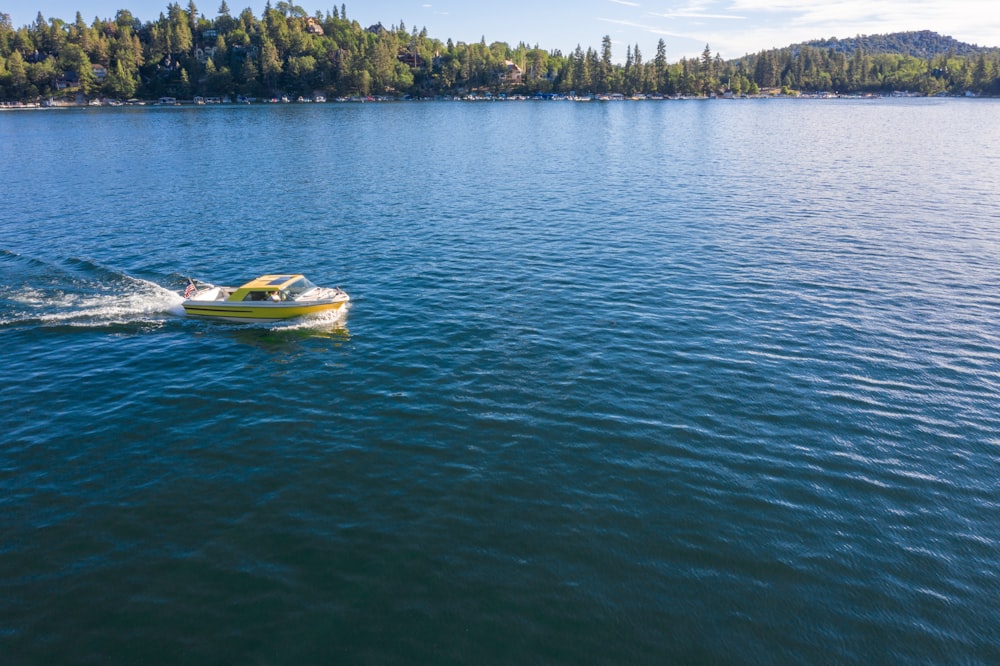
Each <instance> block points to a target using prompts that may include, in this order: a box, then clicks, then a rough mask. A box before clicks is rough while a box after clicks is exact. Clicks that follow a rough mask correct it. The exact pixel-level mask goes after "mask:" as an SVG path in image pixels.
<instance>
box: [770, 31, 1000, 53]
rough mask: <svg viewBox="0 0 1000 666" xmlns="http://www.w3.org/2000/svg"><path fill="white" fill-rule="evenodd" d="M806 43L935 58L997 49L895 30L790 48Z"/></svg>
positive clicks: (847, 50)
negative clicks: (884, 33)
mask: <svg viewBox="0 0 1000 666" xmlns="http://www.w3.org/2000/svg"><path fill="white" fill-rule="evenodd" d="M803 46H811V47H813V48H820V49H833V50H834V51H836V52H843V53H846V54H847V55H851V54H853V53H854V52H855V51H857V50H858V49H861V50H862V51H864V52H865V53H868V54H871V55H875V54H880V53H896V54H905V55H911V56H914V57H917V58H932V57H934V56H937V55H945V54H947V53H949V52H951V53H953V54H954V55H959V56H970V55H978V54H980V53H984V52H991V51H997V50H998V49H997V47H988V46H978V45H976V44H969V43H967V42H960V41H958V40H957V39H955V38H953V37H949V36H947V35H941V34H938V33H936V32H934V31H933V30H920V31H917V32H894V33H890V34H886V35H858V36H856V37H848V38H846V39H837V38H830V39H814V40H812V41H808V42H802V43H800V44H793V45H792V46H791V47H790V48H791V49H793V50H795V51H798V50H799V48H801V47H803Z"/></svg>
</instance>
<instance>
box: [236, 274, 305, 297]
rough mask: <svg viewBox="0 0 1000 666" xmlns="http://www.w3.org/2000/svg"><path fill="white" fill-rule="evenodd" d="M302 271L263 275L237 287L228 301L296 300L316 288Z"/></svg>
mask: <svg viewBox="0 0 1000 666" xmlns="http://www.w3.org/2000/svg"><path fill="white" fill-rule="evenodd" d="M315 288H316V285H315V284H313V283H312V282H311V281H310V280H309V279H307V278H306V276H304V275H302V274H300V273H288V274H280V275H278V274H275V275H261V276H260V277H259V278H254V279H253V280H250V281H249V282H247V283H246V284H244V285H243V286H242V287H237V288H236V289H235V290H233V293H232V294H231V295H230V296H229V298H227V299H226V300H227V301H240V302H242V301H294V300H295V299H296V298H298V297H299V296H300V295H301V294H303V293H305V292H307V291H309V290H310V289H315Z"/></svg>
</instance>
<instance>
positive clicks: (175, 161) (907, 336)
mask: <svg viewBox="0 0 1000 666" xmlns="http://www.w3.org/2000/svg"><path fill="white" fill-rule="evenodd" d="M0 153H2V159H0V191H2V206H0V290H2V293H0V354H2V357H0V358H2V363H0V405H2V409H3V415H4V416H3V421H2V426H0V655H4V656H3V657H0V661H3V662H5V663H15V664H18V663H81V662H82V663H566V664H581V663H636V662H639V663H657V664H662V663H671V662H700V663H717V662H763V663H774V662H800V663H820V662H822V663H831V662H833V663H875V662H884V661H890V662H892V661H905V662H923V663H928V662H932V663H942V662H945V663H997V662H1000V637H998V636H1000V634H998V632H997V627H998V626H1000V604H998V603H997V599H998V598H1000V482H998V479H1000V351H998V346H1000V275H998V272H997V267H998V263H1000V188H998V187H997V184H998V182H1000V102H997V101H989V100H937V99H935V100H876V101H872V100H829V101H781V100H761V101H720V100H717V101H709V102H693V101H692V102H646V103H631V102H629V103H610V104H606V103H597V102H592V103H570V102H547V103H527V102H524V103H493V104H491V103H481V104H462V103H410V104H377V105H371V104H339V105H338V104H326V105H285V106H254V107H211V108H143V109H132V108H125V109H87V110H84V109H76V110H53V111H36V112H7V113H3V114H0ZM286 271H295V272H303V273H305V274H306V275H307V276H309V277H310V278H311V279H312V280H313V281H315V282H317V283H319V284H324V285H329V286H340V287H342V288H343V289H344V290H345V291H347V292H348V293H349V294H350V295H351V296H352V303H351V305H350V308H349V310H348V311H347V312H346V314H344V315H343V316H341V317H335V318H331V317H327V318H319V319H312V320H310V319H307V320H302V321H298V322H294V323H291V324H285V325H238V324H226V323H213V322H204V321H194V320H189V319H186V318H185V317H184V316H183V314H182V311H181V309H180V308H179V302H180V297H179V296H178V294H177V292H178V291H180V290H182V289H183V287H184V282H185V276H188V275H191V276H194V277H195V278H198V279H201V280H205V281H209V282H214V283H216V284H233V283H239V282H241V281H242V280H244V279H248V278H251V277H254V276H256V275H258V274H262V273H268V272H286Z"/></svg>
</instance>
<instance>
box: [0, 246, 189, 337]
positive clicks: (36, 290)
mask: <svg viewBox="0 0 1000 666" xmlns="http://www.w3.org/2000/svg"><path fill="white" fill-rule="evenodd" d="M0 290H2V296H0V326H22V325H40V326H78V327H106V326H119V325H134V324H142V325H160V324H162V323H164V322H166V321H168V320H169V319H170V318H171V317H172V316H174V315H177V314H183V309H182V308H181V306H180V304H181V301H182V299H181V297H180V295H179V294H178V293H176V292H174V291H171V290H170V289H167V288H165V287H163V286H161V285H159V284H156V283H155V282H152V281H150V280H145V279H142V278H137V277H132V276H129V275H126V274H124V273H120V272H116V271H114V270H111V269H108V268H105V267H103V266H101V265H99V264H96V263H94V262H92V261H88V260H83V259H68V260H65V261H61V262H58V263H49V262H45V261H41V260H38V259H34V258H30V257H25V256H23V255H18V254H15V253H12V252H8V251H6V250H0Z"/></svg>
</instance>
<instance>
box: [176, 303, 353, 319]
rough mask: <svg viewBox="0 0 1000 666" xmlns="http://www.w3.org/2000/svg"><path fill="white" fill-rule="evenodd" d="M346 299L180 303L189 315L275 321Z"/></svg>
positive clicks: (335, 307)
mask: <svg viewBox="0 0 1000 666" xmlns="http://www.w3.org/2000/svg"><path fill="white" fill-rule="evenodd" d="M344 303H346V301H334V302H326V303H322V302H321V303H294V302H291V303H253V304H249V303H226V302H222V301H214V302H213V301H207V302H206V301H202V302H199V301H196V300H188V301H185V302H184V303H183V304H182V305H183V307H184V312H185V314H187V315H188V316H189V317H200V318H203V319H221V320H224V321H244V322H275V321H282V320H284V319H291V318H293V317H302V316H304V315H311V314H318V313H320V312H329V311H331V310H339V309H340V308H342V307H344Z"/></svg>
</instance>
